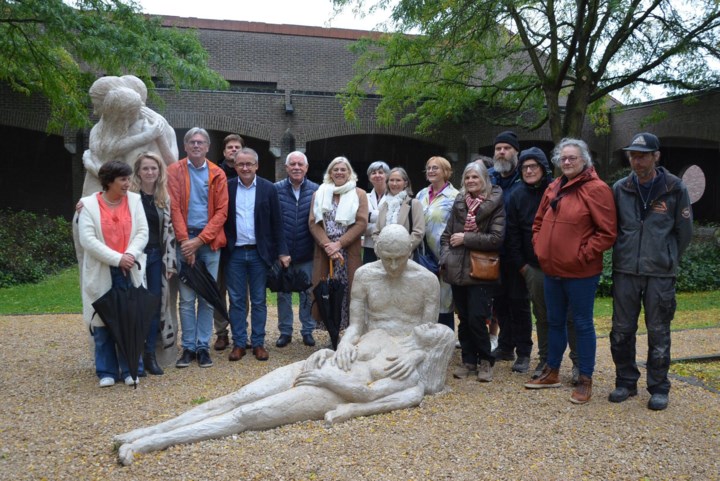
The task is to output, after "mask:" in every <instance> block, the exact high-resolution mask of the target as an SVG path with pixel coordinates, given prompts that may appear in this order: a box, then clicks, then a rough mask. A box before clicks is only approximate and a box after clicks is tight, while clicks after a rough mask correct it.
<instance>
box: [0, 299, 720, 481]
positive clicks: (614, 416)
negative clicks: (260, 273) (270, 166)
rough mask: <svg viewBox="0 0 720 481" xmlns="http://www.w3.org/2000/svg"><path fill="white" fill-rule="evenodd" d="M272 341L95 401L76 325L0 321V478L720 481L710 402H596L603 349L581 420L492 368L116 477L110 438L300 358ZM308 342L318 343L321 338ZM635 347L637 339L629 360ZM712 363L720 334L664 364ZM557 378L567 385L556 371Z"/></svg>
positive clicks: (604, 369)
mask: <svg viewBox="0 0 720 481" xmlns="http://www.w3.org/2000/svg"><path fill="white" fill-rule="evenodd" d="M269 317H270V318H271V319H275V313H274V312H273V311H272V310H271V312H270V313H269ZM269 324H274V322H270V323H269ZM298 332H299V329H297V328H296V334H297V333H298ZM276 338H277V331H276V329H275V326H274V325H273V326H269V329H268V336H267V339H268V348H269V351H270V360H269V361H268V362H258V361H256V360H255V359H254V358H252V356H247V357H246V358H244V359H243V360H242V361H240V362H237V363H229V362H228V361H227V354H228V353H229V351H225V353H224V355H217V354H213V360H214V361H215V366H214V367H213V368H211V369H200V368H198V367H197V365H195V366H191V367H190V368H188V369H182V370H180V369H175V368H174V367H169V368H168V369H167V371H166V374H165V375H164V376H153V377H149V378H145V379H142V380H141V385H140V386H139V387H138V389H137V390H133V389H131V388H129V387H127V386H125V385H116V386H114V387H111V388H107V389H100V388H98V386H97V378H96V377H95V373H94V368H93V360H92V356H91V353H90V350H89V344H88V341H87V340H86V336H85V331H84V328H83V326H82V321H81V319H80V315H57V316H7V317H1V318H0V356H1V358H2V366H3V369H2V370H1V371H0V393H2V398H3V402H2V403H1V404H0V433H1V436H0V479H8V480H9V479H13V480H16V479H17V480H20V479H34V480H35V479H48V480H57V479H82V480H85V479H110V478H112V479H113V480H137V479H144V480H161V479H162V480H169V479H183V480H184V479H188V480H205V479H250V480H259V479H273V480H300V479H317V480H336V479H337V480H353V481H357V480H378V479H387V480H426V479H433V480H435V479H452V480H476V479H493V480H543V481H544V480H568V479H593V480H594V479H597V480H605V479H623V480H625V479H627V480H641V479H642V480H691V479H692V480H712V479H714V480H718V479H720V395H718V394H715V393H712V392H709V391H707V390H705V389H703V388H701V387H697V386H692V385H689V384H687V383H684V382H680V381H674V384H673V388H672V391H671V398H670V399H671V401H670V407H669V408H668V409H667V410H666V411H662V412H652V411H649V410H648V409H647V408H646V404H647V401H648V398H649V395H648V394H647V392H645V390H644V384H641V386H640V388H641V392H640V393H639V395H638V396H637V397H635V398H630V400H628V401H626V402H625V403H622V404H611V403H609V402H608V401H607V395H608V393H609V392H610V391H611V390H612V388H613V380H614V373H613V369H612V361H611V359H610V353H609V346H608V339H607V338H602V339H600V340H599V341H598V366H597V371H596V374H595V378H594V379H595V390H594V398H593V400H592V401H591V402H590V403H589V404H588V405H585V406H575V405H573V404H571V403H570V402H568V399H569V396H570V392H571V387H570V386H569V385H566V386H565V387H563V388H561V389H551V390H545V391H530V390H525V389H524V388H523V387H522V384H523V383H524V382H525V381H526V379H527V376H525V375H518V374H513V373H511V372H510V365H511V363H509V362H502V363H499V364H498V365H497V366H496V369H495V380H494V381H493V382H492V383H490V384H481V383H478V382H476V381H474V380H462V381H459V380H456V379H452V378H451V377H449V379H448V390H447V391H446V392H444V393H441V394H438V395H435V396H432V397H428V398H426V399H425V401H424V402H423V403H422V405H421V406H420V407H418V408H415V409H409V410H401V411H396V412H393V413H390V414H384V415H378V416H371V417H367V418H359V419H354V420H351V421H349V422H347V423H344V424H340V425H337V426H334V427H330V428H326V427H325V426H324V424H323V423H322V422H304V423H299V424H295V425H290V426H284V427H280V428H277V429H273V430H269V431H264V432H248V433H243V434H240V435H237V436H231V437H228V438H224V439H217V440H211V441H205V442H201V443H197V444H192V445H183V446H174V447H171V448H169V449H167V450H165V451H161V452H156V453H151V454H147V455H138V456H136V460H135V463H134V464H133V465H132V466H129V467H123V466H120V465H118V463H117V461H116V455H115V453H114V451H113V443H112V436H113V435H115V434H118V433H122V432H126V431H128V430H131V429H134V428H137V427H140V426H144V425H148V424H154V423H156V422H159V421H162V420H165V419H167V418H168V417H172V416H175V415H177V414H180V413H182V412H184V411H185V410H187V409H188V408H191V407H193V406H194V404H193V401H195V402H197V401H198V400H199V399H201V398H205V399H212V398H215V397H218V396H220V395H223V394H226V393H228V392H231V391H233V390H235V389H237V388H238V387H239V386H241V385H243V384H245V383H247V382H249V381H250V380H252V379H255V378H257V377H258V376H260V375H262V374H264V373H266V372H268V371H270V370H272V369H274V368H276V367H279V366H281V365H285V364H287V363H290V362H293V361H296V360H300V359H304V358H305V357H307V356H308V355H309V354H310V353H311V352H312V351H313V348H309V347H306V346H304V345H302V342H300V341H299V339H298V338H296V339H294V340H293V343H292V344H290V346H288V347H286V348H284V349H277V348H275V347H274V341H275V339H276ZM316 338H317V339H318V340H319V343H318V345H321V344H323V343H325V342H327V338H326V337H325V336H324V334H322V333H319V334H318V335H317V336H316ZM644 344H645V337H644V336H641V337H640V338H639V342H638V345H639V349H640V350H641V351H643V352H642V353H641V355H642V356H644V347H643V345H644ZM718 350H720V329H706V330H697V331H684V332H678V333H674V334H673V354H674V356H676V357H682V356H689V355H701V354H712V353H717V352H718ZM458 356H459V352H456V354H455V358H454V360H453V364H452V365H451V367H450V368H451V369H452V368H453V367H454V364H455V363H457V362H458ZM535 362H536V360H535V359H533V364H534V363H535ZM567 364H569V363H567ZM561 374H562V377H563V379H564V380H565V381H567V380H569V377H570V372H569V366H568V365H565V366H563V369H562V372H561ZM643 375H644V372H643ZM641 382H643V383H644V379H643V380H642V381H641Z"/></svg>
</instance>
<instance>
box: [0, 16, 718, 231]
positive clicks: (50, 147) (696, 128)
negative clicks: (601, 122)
mask: <svg viewBox="0 0 720 481" xmlns="http://www.w3.org/2000/svg"><path fill="white" fill-rule="evenodd" d="M165 23H166V24H168V25H175V26H178V27H181V28H184V27H187V28H194V29H196V30H197V33H198V36H199V38H200V41H201V42H202V44H203V45H204V46H205V48H206V49H207V50H208V52H209V53H210V66H211V67H212V68H214V69H215V70H216V71H218V72H219V73H220V74H221V75H223V76H224V77H225V78H226V79H227V80H228V81H229V82H230V90H229V91H224V92H217V91H190V90H184V91H181V92H179V93H176V92H174V91H172V90H169V89H163V88H159V89H158V90H159V93H160V95H161V96H162V97H163V99H164V101H165V106H164V108H163V109H158V110H159V111H160V112H161V113H162V114H163V115H164V116H165V117H166V118H167V120H168V121H169V122H170V124H171V125H172V126H173V127H174V128H175V129H176V132H177V136H178V140H179V142H180V144H181V145H180V146H179V147H180V152H181V156H183V149H182V137H183V135H184V134H185V132H186V131H187V130H188V129H189V128H191V127H194V126H201V127H204V128H205V129H207V130H208V131H209V132H210V134H211V137H212V145H211V147H210V153H209V157H210V158H211V159H212V160H218V161H219V160H221V157H222V155H221V150H222V145H221V142H222V138H223V137H224V136H225V135H227V134H228V133H239V134H240V135H242V136H243V137H244V138H245V139H246V140H247V142H248V145H249V146H250V147H252V148H254V149H255V150H257V151H258V153H259V154H260V169H259V174H260V175H261V176H263V177H266V178H270V179H277V178H282V177H283V176H284V168H283V162H284V157H285V155H286V154H287V153H288V152H290V151H292V150H294V149H299V150H304V151H305V152H306V153H307V155H308V158H309V160H310V172H309V176H310V177H311V178H313V179H314V180H316V181H319V180H321V176H322V173H323V171H324V169H325V167H326V166H327V164H328V163H329V161H330V160H332V158H334V157H336V156H338V155H346V156H347V157H348V158H349V159H350V160H351V162H352V164H353V167H354V168H355V170H356V171H357V172H358V175H359V176H360V184H359V185H360V186H362V187H366V186H367V177H366V175H365V171H366V169H367V166H368V165H369V164H370V163H371V162H373V161H375V160H378V159H382V160H385V161H387V162H388V164H390V165H392V166H403V167H405V168H406V169H407V171H408V173H409V174H410V176H411V179H412V181H413V184H414V186H415V190H419V188H421V187H423V186H424V184H425V181H424V177H423V173H422V168H423V166H424V163H425V160H427V158H429V157H430V156H431V155H444V156H446V157H447V158H449V159H450V160H452V161H453V162H454V163H455V164H456V165H457V169H455V170H456V171H461V170H462V166H463V165H464V163H465V162H467V161H468V160H469V159H470V158H471V157H472V155H473V154H475V153H483V154H489V153H490V152H491V151H492V141H493V139H494V137H495V135H496V133H497V132H498V131H499V130H500V129H499V128H497V127H494V126H491V125H488V124H485V123H481V122H473V123H468V124H463V125H457V126H454V127H451V128H446V129H444V130H443V131H442V133H441V134H439V135H436V136H434V137H423V136H418V135H416V134H415V133H414V132H413V126H412V125H406V124H397V125H395V126H392V127H379V126H378V125H377V124H376V122H375V118H374V108H375V106H376V105H377V102H378V100H377V99H376V98H369V99H367V100H366V101H365V103H364V105H363V106H362V108H361V110H360V112H359V122H358V123H357V124H348V123H346V122H345V120H344V117H343V112H342V107H341V105H340V103H339V101H338V100H337V98H336V95H337V93H338V92H340V91H341V90H342V88H343V87H344V86H345V85H346V84H347V82H348V80H349V79H350V78H351V76H352V73H353V64H354V60H355V57H354V56H353V54H352V53H351V52H350V51H349V50H348V46H349V45H350V44H351V43H353V42H354V41H355V40H357V39H358V38H360V37H361V36H364V35H368V34H369V32H365V31H356V30H344V29H334V28H321V27H304V26H291V25H270V24H264V23H250V22H238V21H221V20H202V19H196V18H178V17H166V18H165ZM0 93H1V94H2V97H0V131H1V132H2V135H3V136H4V137H5V138H6V139H12V144H13V149H11V151H10V152H8V154H7V157H9V158H6V159H5V162H4V163H3V164H2V166H0V205H2V206H7V207H11V208H17V209H20V208H22V209H27V210H33V211H38V212H49V213H51V214H53V215H64V216H70V215H71V214H72V207H73V205H74V201H75V200H76V199H77V197H78V195H79V192H80V190H81V186H82V178H83V175H84V172H83V167H82V160H81V159H82V152H83V150H84V149H85V148H87V134H88V132H87V131H70V130H68V131H66V132H65V133H64V135H46V134H45V129H46V122H47V108H46V106H45V103H44V101H43V100H42V99H40V98H35V97H25V96H23V95H20V94H17V93H15V92H12V91H10V89H9V88H8V87H6V86H0ZM719 105H720V91H713V92H707V93H705V94H703V95H702V96H701V97H700V101H699V102H695V103H688V102H686V100H685V99H683V98H676V99H664V100H659V101H655V102H649V103H646V104H642V105H638V106H633V107H631V108H627V109H624V110H622V111H617V112H615V113H613V115H612V119H611V122H612V123H611V125H612V131H611V133H610V135H607V136H597V135H595V134H594V132H593V129H592V127H591V126H590V125H588V126H587V127H586V129H585V133H584V135H583V138H584V139H585V140H586V141H587V142H588V144H589V145H590V147H591V149H592V151H593V155H594V160H595V162H596V165H598V169H599V171H600V173H601V175H602V176H603V177H607V176H609V175H610V174H611V173H612V172H613V171H615V170H617V169H618V168H620V167H623V166H627V161H625V160H624V157H623V156H622V151H621V150H620V149H621V148H622V147H623V146H625V145H627V144H628V143H629V141H630V139H631V137H632V134H633V133H634V132H636V131H638V130H650V131H652V132H654V133H655V134H657V135H658V137H660V139H661V143H662V145H663V148H662V164H663V165H665V166H666V167H668V168H669V169H670V170H671V171H672V172H674V173H676V174H682V173H683V172H684V170H685V169H686V168H687V167H689V166H690V165H692V164H695V165H697V166H699V167H700V169H701V170H702V172H704V174H705V179H706V183H707V188H706V190H705V192H704V194H703V196H702V198H701V199H700V201H699V202H698V203H697V204H695V214H696V217H697V218H699V219H703V220H714V221H718V220H720V215H719V214H718V209H717V207H718V206H719V205H720V193H719V191H718V189H717V186H716V185H715V184H716V182H715V181H716V180H717V179H718V161H719V157H720V152H719V148H720V128H719V127H720V109H719V108H718V106H719ZM657 109H662V110H663V111H666V112H667V117H666V120H664V121H662V122H659V123H656V124H654V125H649V126H645V127H640V126H641V125H642V121H643V119H644V118H645V117H646V116H648V115H649V114H650V113H651V112H654V111H655V110H657ZM517 132H518V134H519V136H520V139H521V146H522V147H523V148H526V147H529V146H531V145H534V146H538V147H540V148H542V149H543V150H545V151H546V152H549V151H550V150H551V149H552V146H553V143H552V140H551V137H550V133H549V130H548V129H547V128H542V129H539V130H537V131H534V132H525V131H522V130H521V129H518V130H517ZM28 174H30V175H28ZM458 175H459V173H458Z"/></svg>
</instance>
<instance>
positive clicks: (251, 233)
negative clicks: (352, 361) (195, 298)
mask: <svg viewBox="0 0 720 481" xmlns="http://www.w3.org/2000/svg"><path fill="white" fill-rule="evenodd" d="M257 169H258V155H257V152H255V151H254V150H253V149H251V148H248V147H246V148H243V149H242V150H240V151H239V152H238V153H237V154H236V155H235V170H236V171H237V174H238V176H237V177H236V178H234V179H230V181H229V182H228V199H229V201H228V216H227V221H226V222H225V236H226V237H227V246H226V247H225V251H224V252H223V255H224V262H225V282H226V284H227V289H228V293H229V295H230V327H231V330H232V337H233V349H232V351H231V352H230V356H229V357H228V359H229V360H230V361H239V360H240V359H242V358H243V357H244V356H245V354H246V352H245V346H246V343H247V340H248V335H247V314H248V294H249V297H250V303H249V304H250V306H251V309H252V310H251V315H250V324H251V336H250V342H251V345H252V352H253V355H254V356H255V358H256V359H257V360H258V361H266V360H267V359H268V357H269V354H268V352H267V350H266V349H265V324H266V321H267V303H266V290H265V285H266V282H267V273H268V270H269V269H270V266H271V265H272V264H273V263H274V262H275V261H276V260H279V261H280V263H281V264H282V265H283V266H284V267H287V266H289V265H290V261H291V258H290V255H289V252H288V248H287V244H286V243H285V234H284V232H283V227H282V218H281V216H280V203H279V201H278V195H277V191H276V190H275V186H274V185H273V183H272V182H270V181H269V180H266V179H263V178H262V177H258V176H257V175H256V174H257Z"/></svg>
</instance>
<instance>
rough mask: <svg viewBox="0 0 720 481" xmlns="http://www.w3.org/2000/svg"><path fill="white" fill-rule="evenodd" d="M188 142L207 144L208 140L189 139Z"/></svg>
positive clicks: (191, 143)
mask: <svg viewBox="0 0 720 481" xmlns="http://www.w3.org/2000/svg"><path fill="white" fill-rule="evenodd" d="M187 143H188V144H190V145H205V144H207V141H206V140H188V141H187Z"/></svg>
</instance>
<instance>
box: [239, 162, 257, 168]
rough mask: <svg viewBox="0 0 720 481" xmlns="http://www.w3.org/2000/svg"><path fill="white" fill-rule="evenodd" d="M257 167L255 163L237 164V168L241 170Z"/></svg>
mask: <svg viewBox="0 0 720 481" xmlns="http://www.w3.org/2000/svg"><path fill="white" fill-rule="evenodd" d="M253 165H255V162H235V167H240V168H241V169H249V168H250V167H252V166H253Z"/></svg>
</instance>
